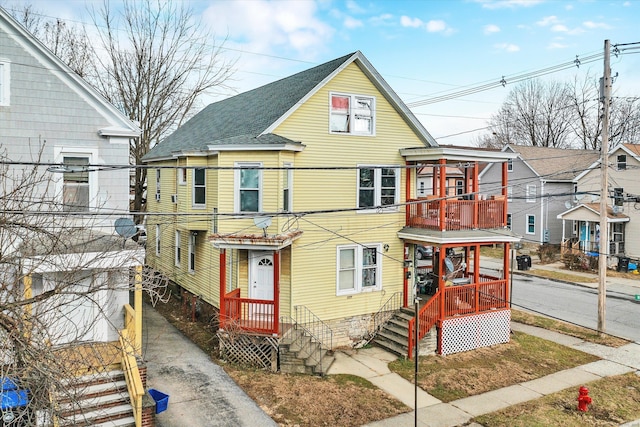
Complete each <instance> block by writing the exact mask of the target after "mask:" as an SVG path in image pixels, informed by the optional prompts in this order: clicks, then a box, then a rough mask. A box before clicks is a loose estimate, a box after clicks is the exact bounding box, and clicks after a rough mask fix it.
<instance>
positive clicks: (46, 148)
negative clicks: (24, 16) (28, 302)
mask: <svg viewBox="0 0 640 427" xmlns="http://www.w3.org/2000/svg"><path fill="white" fill-rule="evenodd" d="M139 134H140V129H139V128H138V127H137V126H136V125H135V124H133V123H132V122H131V121H130V120H128V119H127V118H126V117H125V116H124V115H123V114H121V113H120V112H119V111H118V110H117V109H116V108H115V107H113V106H112V105H111V104H109V103H108V102H107V101H106V100H105V99H104V98H102V97H101V96H100V95H99V94H98V93H97V92H96V91H95V90H94V89H93V88H92V87H90V86H89V85H88V84H87V83H86V82H85V81H84V80H82V79H81V78H80V77H79V76H78V75H76V74H75V73H74V72H73V71H72V70H71V69H70V68H69V67H67V66H66V65H65V64H64V63H63V62H62V61H60V60H59V59H58V58H57V57H56V56H55V55H53V54H52V53H51V52H50V51H49V50H48V49H47V48H46V47H45V46H44V45H42V44H41V43H40V42H39V41H38V40H36V39H35V38H34V37H33V36H32V35H31V34H30V33H29V32H28V31H26V30H25V29H24V28H23V27H22V26H21V25H20V24H18V23H17V22H16V21H15V20H14V19H13V18H12V17H11V16H10V15H9V14H8V13H7V12H6V11H5V10H4V9H2V8H0V149H1V150H2V151H3V154H4V156H3V158H4V159H5V161H6V163H9V164H11V166H9V167H10V168H14V169H13V170H14V171H16V170H19V169H20V168H26V166H21V165H16V164H15V163H18V162H34V161H39V162H42V163H48V164H54V163H55V164H59V165H60V166H59V167H50V168H49V169H48V172H49V173H50V174H51V180H50V181H49V182H47V183H45V182H43V183H42V184H41V185H39V186H38V187H37V188H35V189H34V193H33V194H32V196H33V199H34V200H36V199H41V200H47V201H48V200H54V201H55V203H54V204H53V205H51V206H49V207H43V206H42V204H40V205H38V204H34V210H40V211H47V210H52V211H55V209H56V206H57V209H58V210H59V211H61V215H60V223H62V222H64V223H65V224H67V225H68V224H69V223H72V224H73V228H72V229H73V230H76V231H74V232H69V230H71V228H64V233H62V235H57V233H56V231H55V230H52V231H53V232H52V234H51V236H50V237H51V238H50V239H44V240H42V239H40V240H39V241H37V242H34V241H31V239H29V238H28V233H24V234H23V237H21V238H20V240H19V241H14V242H13V243H11V242H9V243H7V242H6V241H2V242H1V243H0V249H1V250H2V251H3V259H6V255H7V252H8V251H13V254H15V255H16V256H20V257H21V260H20V268H19V269H18V274H19V275H20V277H24V278H26V279H27V280H25V281H24V287H25V289H24V293H25V295H27V296H28V295H32V296H36V295H38V294H39V293H41V292H45V291H47V290H50V289H51V288H52V286H53V285H54V284H55V283H56V281H60V280H65V281H69V280H72V283H73V289H74V290H76V291H79V292H82V291H83V290H86V289H87V288H88V287H89V286H94V287H95V286H96V285H97V284H100V287H101V288H102V290H101V291H99V292H97V293H96V294H95V295H92V296H91V298H77V297H75V298H74V297H72V296H69V295H67V296H59V297H58V305H57V307H56V308H57V311H53V312H52V311H49V314H48V315H49V316H51V318H50V323H49V326H50V327H51V328H52V329H55V331H53V332H52V333H50V336H53V337H56V342H52V344H65V343H69V342H72V341H73V342H78V341H85V342H86V341H93V342H107V341H115V340H117V339H118V331H119V330H120V329H122V327H123V323H124V320H123V319H124V316H123V310H124V304H127V303H128V302H129V293H128V285H129V270H130V268H131V267H132V266H137V265H142V263H143V260H144V249H142V248H141V247H140V246H138V245H137V244H134V243H133V242H131V241H129V242H128V243H127V244H126V245H125V244H123V243H124V242H123V240H124V239H123V238H121V237H120V236H118V235H116V233H115V231H114V222H115V220H116V219H117V218H119V217H127V216H128V212H129V171H128V170H127V169H126V168H123V169H108V170H101V169H100V168H99V165H114V164H118V165H122V164H128V163H129V140H130V138H133V137H137V136H139ZM45 170H46V168H45ZM52 184H53V185H52ZM8 191H10V188H7V183H5V187H3V188H0V197H5V196H7V194H8V193H7V192H8ZM60 206H63V208H62V209H60V208H59V207H60ZM29 215H35V214H34V213H33V212H30V211H26V212H25V218H28V217H29ZM33 218H35V216H33ZM52 221H53V219H52ZM58 234H60V233H58ZM24 236H27V237H24ZM18 251H19V252H18ZM5 271H6V269H5ZM70 271H73V272H74V273H73V275H70V274H69V272H70ZM102 285H104V286H102ZM1 298H3V296H2V295H0V299H1ZM34 309H36V310H37V309H38V307H37V305H36V306H35V307H34ZM137 309H140V307H137ZM79 324H84V325H90V326H91V327H90V328H81V329H79V328H78V325H79ZM80 330H82V332H79V331H80Z"/></svg>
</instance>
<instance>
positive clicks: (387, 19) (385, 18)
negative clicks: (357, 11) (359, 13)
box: [369, 13, 394, 25]
mask: <svg viewBox="0 0 640 427" xmlns="http://www.w3.org/2000/svg"><path fill="white" fill-rule="evenodd" d="M393 19H394V17H393V15H392V14H390V13H383V14H382V15H378V16H374V17H372V18H369V22H371V24H372V25H389V24H390V23H391V21H392V20H393Z"/></svg>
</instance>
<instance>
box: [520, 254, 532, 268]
mask: <svg viewBox="0 0 640 427" xmlns="http://www.w3.org/2000/svg"><path fill="white" fill-rule="evenodd" d="M522 256H523V257H524V261H525V265H526V266H527V268H525V270H529V269H530V268H531V257H530V256H529V255H522Z"/></svg>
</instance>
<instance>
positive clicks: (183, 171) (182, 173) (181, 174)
mask: <svg viewBox="0 0 640 427" xmlns="http://www.w3.org/2000/svg"><path fill="white" fill-rule="evenodd" d="M177 177H178V184H180V185H185V184H186V183H187V168H178V171H177Z"/></svg>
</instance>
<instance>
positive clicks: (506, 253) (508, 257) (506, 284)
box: [502, 242, 511, 308]
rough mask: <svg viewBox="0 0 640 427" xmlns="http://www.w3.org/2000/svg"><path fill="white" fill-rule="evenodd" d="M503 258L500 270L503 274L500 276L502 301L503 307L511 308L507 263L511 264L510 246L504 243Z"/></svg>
mask: <svg viewBox="0 0 640 427" xmlns="http://www.w3.org/2000/svg"><path fill="white" fill-rule="evenodd" d="M503 258H504V259H503V267H502V268H503V270H504V274H503V275H502V277H504V299H505V305H507V306H508V307H509V308H511V306H510V305H509V268H510V265H509V263H510V262H511V244H510V243H509V242H506V243H505V244H504V255H503Z"/></svg>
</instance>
